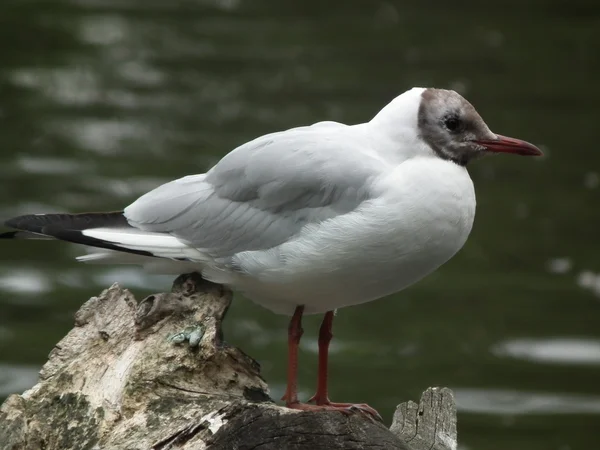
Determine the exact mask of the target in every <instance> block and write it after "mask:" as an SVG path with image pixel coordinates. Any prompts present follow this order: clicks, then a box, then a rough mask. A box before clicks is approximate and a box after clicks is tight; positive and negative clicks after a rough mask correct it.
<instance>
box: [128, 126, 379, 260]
mask: <svg viewBox="0 0 600 450" xmlns="http://www.w3.org/2000/svg"><path fill="white" fill-rule="evenodd" d="M346 130H347V127H346V126H345V125H341V124H335V123H332V122H326V123H320V124H315V125H313V126H310V127H301V128H294V129H291V130H288V131H284V132H280V133H274V134H269V135H266V136H262V137H259V138H257V139H255V140H253V141H251V142H249V143H247V144H244V145H242V146H240V147H238V148H236V149H235V150H234V151H232V152H231V153H229V154H228V155H226V156H225V157H224V158H223V159H222V160H221V161H220V162H219V163H218V164H217V165H216V166H215V167H213V168H212V169H211V170H210V171H209V172H207V173H206V174H201V175H192V176H188V177H185V178H181V179H179V180H176V181H172V182H170V183H167V184H164V185H162V186H160V187H158V188H157V189H155V190H153V191H151V192H149V193H147V194H146V195H144V196H142V197H141V198H139V199H138V200H137V201H135V202H134V203H133V204H132V205H130V206H129V207H127V208H126V209H125V216H126V217H127V219H128V220H129V222H130V223H131V224H132V225H133V226H136V227H139V228H141V229H144V230H147V231H155V232H164V233H170V234H172V235H173V236H176V237H177V238H179V239H182V240H184V241H186V242H188V243H189V244H190V245H192V246H194V247H196V248H198V249H201V250H202V251H205V252H207V253H208V254H210V255H211V256H212V257H225V258H226V257H229V256H232V255H234V254H235V253H238V252H242V251H248V250H264V249H268V248H272V247H275V246H277V245H280V244H282V243H283V242H285V241H286V240H288V239H290V238H291V237H292V236H294V235H295V234H297V233H298V232H299V231H300V230H301V229H302V227H304V226H305V225H306V224H308V223H319V222H322V221H325V220H327V219H329V218H332V217H335V216H338V215H341V214H345V213H347V212H350V211H352V210H354V209H355V208H356V207H357V206H358V205H359V204H360V203H361V202H363V201H365V200H366V199H368V198H369V192H368V188H367V186H368V180H369V179H370V178H371V177H372V176H374V175H375V174H377V173H381V167H382V165H383V164H384V162H382V161H381V160H380V159H377V158H375V157H373V158H369V157H368V156H366V154H367V153H363V154H365V158H364V160H357V159H352V158H348V157H347V155H350V154H356V152H354V150H355V149H352V148H349V146H350V147H352V146H359V147H360V148H363V149H364V148H365V147H368V145H369V143H368V142H361V141H360V139H356V140H350V141H349V140H348V137H347V135H344V133H346V132H347V131H346ZM358 154H361V152H358Z"/></svg>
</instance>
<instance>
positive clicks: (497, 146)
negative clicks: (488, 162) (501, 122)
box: [475, 134, 543, 156]
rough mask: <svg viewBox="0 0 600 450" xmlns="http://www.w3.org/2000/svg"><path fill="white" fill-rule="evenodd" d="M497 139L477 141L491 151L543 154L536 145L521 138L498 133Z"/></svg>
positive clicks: (531, 154)
mask: <svg viewBox="0 0 600 450" xmlns="http://www.w3.org/2000/svg"><path fill="white" fill-rule="evenodd" d="M496 137H497V139H482V140H476V141H475V143H476V144H479V145H481V146H482V147H485V149H486V150H487V151H489V152H494V153H514V154H515V155H524V156H542V155H543V153H542V151H541V150H540V149H539V148H537V147H536V146H535V145H533V144H530V143H529V142H525V141H522V140H520V139H514V138H510V137H506V136H502V135H500V134H497V135H496Z"/></svg>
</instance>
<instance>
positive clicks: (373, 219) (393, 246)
mask: <svg viewBox="0 0 600 450" xmlns="http://www.w3.org/2000/svg"><path fill="white" fill-rule="evenodd" d="M465 173H466V172H465ZM453 183H454V181H453ZM409 188H410V185H408V186H407V189H409ZM402 194H403V193H402V192H399V193H398V195H397V196H396V197H387V198H380V199H377V200H374V201H371V202H366V203H365V205H363V206H362V207H361V208H359V209H358V210H356V211H354V212H352V213H348V214H345V215H343V216H340V217H338V218H336V219H332V220H330V221H327V222H324V223H322V224H319V225H316V226H309V227H307V228H306V229H305V230H303V232H302V233H301V234H300V235H299V236H298V237H297V239H294V240H293V241H290V242H287V243H285V244H283V245H281V246H280V247H278V248H276V249H272V250H271V251H269V252H264V255H252V258H251V259H248V260H247V261H242V262H243V263H246V264H245V267H247V268H248V273H249V274H250V277H244V280H241V279H240V280H239V283H237V284H238V285H237V286H234V287H237V288H238V289H240V290H242V291H244V293H245V295H246V296H247V297H249V298H251V299H252V300H254V301H256V302H257V303H259V304H261V305H263V306H265V307H266V308H268V309H271V310H273V311H275V312H278V313H284V314H291V313H293V310H294V308H295V307H296V306H297V305H300V304H303V305H305V307H306V309H305V312H306V313H308V314H310V313H321V312H325V311H328V310H331V309H335V308H340V307H344V306H350V305H356V304H360V303H364V302H368V301H371V300H375V299H377V298H380V297H383V296H386V295H389V294H392V293H394V292H398V291H400V290H402V289H404V288H406V287H407V286H409V285H411V284H413V283H415V282H416V281H418V280H420V279H421V278H423V277H424V276H426V275H428V274H429V273H431V272H433V271H434V270H435V269H437V268H438V267H439V266H440V265H442V264H443V263H445V262H446V261H448V260H449V259H450V258H451V257H452V256H453V255H454V254H455V253H456V252H457V251H458V250H460V248H461V247H462V246H463V245H464V243H465V241H466V239H467V237H468V235H469V233H470V231H471V227H472V224H473V218H474V212H475V197H474V193H473V188H472V183H471V180H470V178H469V177H468V175H466V179H465V180H464V183H463V184H459V185H458V186H455V185H454V184H450V185H449V186H448V185H446V184H444V183H443V182H441V183H437V184H436V183H433V185H432V184H430V185H429V187H428V189H426V190H425V191H424V192H423V193H422V195H421V196H419V195H417V196H415V195H412V196H403V195H402ZM423 197H425V198H423ZM407 198H410V199H411V200H410V201H407ZM406 211H410V214H408V213H407V212H406ZM250 261H251V262H250Z"/></svg>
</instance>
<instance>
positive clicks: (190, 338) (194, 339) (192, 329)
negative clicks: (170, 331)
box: [169, 325, 204, 348]
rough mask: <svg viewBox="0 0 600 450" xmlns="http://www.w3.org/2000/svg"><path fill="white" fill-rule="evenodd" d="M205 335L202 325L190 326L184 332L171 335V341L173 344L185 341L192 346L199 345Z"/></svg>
mask: <svg viewBox="0 0 600 450" xmlns="http://www.w3.org/2000/svg"><path fill="white" fill-rule="evenodd" d="M203 335H204V329H203V328H202V327H201V326H200V325H195V326H189V327H186V328H185V329H184V330H183V331H182V332H180V333H176V334H174V335H172V336H169V342H171V343H173V344H183V343H184V342H187V343H188V344H189V346H190V347H192V348H193V347H198V345H199V344H200V341H201V340H202V336H203Z"/></svg>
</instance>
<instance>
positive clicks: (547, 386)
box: [0, 0, 600, 450]
mask: <svg viewBox="0 0 600 450" xmlns="http://www.w3.org/2000/svg"><path fill="white" fill-rule="evenodd" d="M599 77H600V3H598V2H597V1H594V0H589V1H584V0H569V1H567V0H546V1H544V0H529V1H527V2H522V1H518V0H506V1H502V2H500V1H497V2H479V1H475V0H457V1H453V2H447V1H439V0H428V1H421V2H416V1H415V2H400V1H397V2H393V1H379V0H374V1H360V0H345V1H317V0H302V1H291V0H271V1H269V0H170V1H164V0H46V1H44V0H4V1H2V2H0V179H1V185H0V186H1V189H0V216H1V217H4V218H6V217H9V216H12V215H16V214H23V213H28V212H53V211H64V210H66V211H70V212H82V211H87V210H115V209H121V208H122V207H123V206H125V205H127V204H128V203H129V202H131V201H132V200H133V199H135V198H136V196H139V195H140V194H142V193H143V192H145V191H147V190H149V189H151V188H153V187H155V186H157V185H158V184H159V183H162V182H165V181H167V180H170V179H172V178H176V177H180V176H183V175H186V174H190V173H198V172H203V171H205V170H206V169H208V168H209V167H210V166H211V165H212V164H214V163H215V162H216V161H217V160H218V158H219V157H220V156H222V155H223V154H225V153H226V152H228V151H229V150H231V149H232V148H234V147H235V146H237V145H239V144H241V143H243V142H245V141H247V140H249V139H251V138H253V137H256V136H258V135H261V134H264V133H267V132H271V131H276V130H281V129H285V128H289V127H292V126H297V125H302V124H309V123H313V122H315V121H320V120H336V121H342V122H347V123H355V122H362V121H365V120H368V119H370V118H371V117H372V116H373V115H374V114H375V113H376V112H377V111H378V110H379V109H380V108H381V107H382V106H383V105H385V104H386V103H387V102H388V101H390V100H391V99H392V98H393V97H394V96H396V95H397V94H399V93H400V92H402V91H404V90H406V89H408V88H410V87H412V86H436V87H446V88H453V89H456V90H458V91H459V92H461V93H463V94H464V95H465V96H466V97H467V98H468V99H469V100H471V101H472V103H474V104H475V106H476V107H477V108H478V110H479V111H480V113H481V114H482V115H483V117H484V119H485V120H486V121H487V123H488V124H489V125H490V126H491V128H492V129H493V130H494V131H496V132H499V133H502V134H506V135H510V136H515V137H520V138H523V139H526V140H529V141H531V142H533V143H535V144H537V145H539V146H540V147H542V148H543V149H544V151H545V152H546V157H544V158H542V159H539V160H534V159H530V158H517V157H508V156H506V157H496V158H493V159H491V158H490V159H488V160H485V161H480V162H477V163H475V164H473V165H472V167H471V168H470V172H471V176H472V178H473V179H474V181H475V184H476V190H477V196H478V211H477V217H476V221H475V228H474V231H473V233H472V235H471V238H470V240H469V241H468V243H467V245H466V246H465V248H464V249H463V250H462V251H461V252H460V254H459V255H458V256H456V257H455V258H454V259H453V260H452V261H451V262H450V263H448V264H447V265H446V266H444V267H443V268H442V269H441V270H439V271H438V272H436V273H435V274H433V275H432V276H430V277H428V278H427V279H426V280H424V281H422V282H420V283H419V284H417V285H416V286H413V287H411V288H409V289H408V290H406V291H404V292H402V293H401V294H399V295H396V296H393V297H391V298H387V299H385V300H381V301H379V302H375V303H371V304H367V305H363V306H358V307H353V308H347V309H345V310H342V311H341V312H340V313H339V315H338V316H337V318H336V323H335V328H334V332H335V336H336V337H335V344H334V346H333V348H332V353H333V356H332V363H331V365H332V367H331V397H332V399H334V400H338V401H356V402H359V401H360V402H367V403H369V404H371V405H372V406H374V407H375V408H377V409H378V410H379V411H380V412H381V413H382V415H383V416H384V417H385V418H386V419H387V421H388V422H389V420H390V417H391V414H392V411H393V410H394V407H395V405H396V404H397V403H399V402H400V401H404V400H407V399H417V398H418V396H419V395H420V393H421V391H422V390H424V389H425V388H427V387H428V386H433V385H442V386H449V387H451V388H452V389H454V391H455V393H456V396H457V401H458V405H459V440H460V448H461V449H480V450H495V449H529V450H538V449H539V450H542V449H543V450H548V449H556V450H575V449H590V448H597V445H598V438H597V436H598V428H599V427H600V382H599V381H600V274H599V273H598V272H600V254H599V246H598V239H599V237H598V232H599V228H598V225H599V224H600V208H598V200H599V198H600V197H599V195H600V189H599V187H600V151H599V150H600V149H599V148H598V142H599V140H598V131H597V127H598V123H599V121H600V113H599V112H598V107H599V106H598V105H599V104H600V86H599V85H598V79H599ZM77 254H80V249H78V248H76V247H74V246H71V245H68V244H62V243H57V242H2V247H1V249H0V400H2V399H3V398H4V397H6V396H7V395H9V394H11V393H14V392H21V391H23V390H24V389H26V388H28V387H30V386H31V385H33V384H34V383H35V380H36V377H37V372H38V370H39V369H40V367H41V364H43V362H44V361H45V360H46V357H47V355H48V353H49V351H50V350H51V349H52V347H53V345H54V344H55V343H56V342H57V341H58V340H59V339H60V338H61V337H62V336H63V335H65V333H67V331H68V330H69V329H70V328H71V327H72V325H73V313H74V312H75V311H76V310H77V308H78V307H79V306H80V305H81V304H82V303H83V302H84V301H85V300H86V299H88V298H89V297H90V296H92V295H95V294H97V293H98V292H99V291H100V290H102V289H103V288H106V287H108V286H110V285H111V284H112V282H114V281H119V282H120V283H121V284H122V285H123V286H125V287H128V288H130V289H132V290H133V291H134V293H135V294H136V295H137V296H138V298H142V297H143V296H145V295H147V294H149V293H151V292H157V291H162V290H165V289H168V288H169V286H170V282H171V279H170V278H168V277H156V276H148V275H145V274H144V273H142V272H141V271H138V270H135V269H132V268H129V267H125V268H121V267H94V266H85V265H81V264H78V263H76V262H75V261H74V260H73V257H74V256H76V255H77ZM318 325H319V318H316V317H311V318H308V319H307V320H306V326H305V329H306V333H305V339H304V343H303V353H302V354H301V371H300V379H301V390H302V394H303V395H304V396H308V395H310V394H312V391H313V389H314V386H315V382H316V363H317V359H316V349H317V345H316V337H317V329H318ZM286 326H287V319H286V318H285V317H281V316H276V315H273V314H271V313H270V312H268V311H266V310H263V309H261V308H259V307H258V306H255V305H254V304H252V303H251V302H249V301H247V300H245V299H242V298H240V297H238V298H237V301H236V302H235V304H234V306H233V308H232V310H231V312H230V315H229V317H228V321H227V327H226V338H227V340H228V341H230V342H231V343H233V344H236V345H240V346H242V348H243V349H244V350H245V351H246V352H248V353H249V354H251V355H252V356H254V357H255V358H256V359H257V360H258V361H259V362H260V363H261V365H262V368H263V374H264V376H265V377H266V379H267V380H268V382H269V383H270V386H271V389H272V394H273V397H274V398H275V397H280V396H281V393H282V391H283V388H284V379H285V352H286V345H285V342H286Z"/></svg>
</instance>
